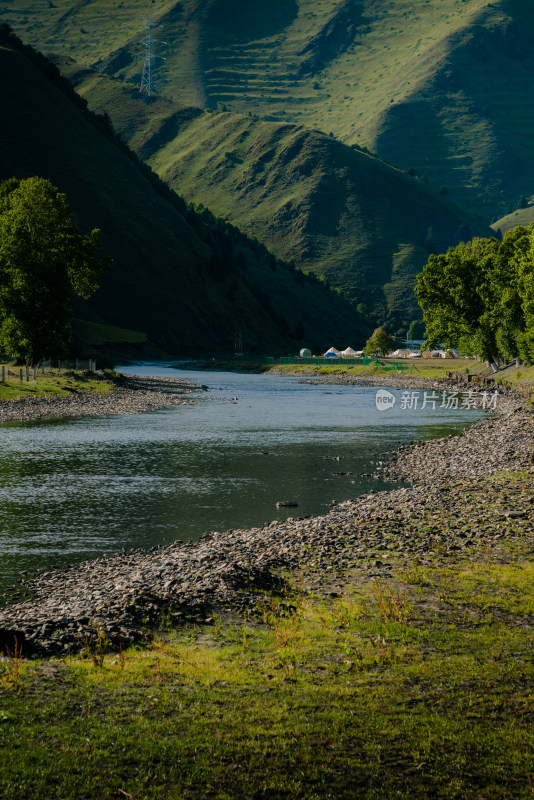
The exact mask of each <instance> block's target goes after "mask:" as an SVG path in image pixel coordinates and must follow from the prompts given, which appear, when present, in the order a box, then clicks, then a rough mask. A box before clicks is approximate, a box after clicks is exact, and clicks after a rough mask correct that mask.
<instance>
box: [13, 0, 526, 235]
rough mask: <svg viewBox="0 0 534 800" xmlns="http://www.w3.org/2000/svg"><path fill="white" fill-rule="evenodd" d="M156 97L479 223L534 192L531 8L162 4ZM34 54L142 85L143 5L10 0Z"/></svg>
mask: <svg viewBox="0 0 534 800" xmlns="http://www.w3.org/2000/svg"><path fill="white" fill-rule="evenodd" d="M151 10H152V12H153V14H154V20H155V22H156V23H157V24H158V25H159V24H161V25H163V26H164V27H163V29H159V28H158V29H157V31H159V33H157V32H156V34H155V35H156V36H158V37H159V39H160V40H164V41H165V44H164V43H163V41H160V42H159V43H158V45H157V46H158V47H159V52H160V54H161V55H163V56H165V61H164V62H163V61H158V68H159V72H160V85H161V89H162V92H163V94H165V95H166V96H169V97H171V98H172V99H173V100H175V101H177V102H180V103H182V104H184V105H197V106H200V107H206V106H209V107H211V108H213V109H218V110H223V109H225V108H227V109H228V110H231V111H235V112H239V113H248V112H253V113H256V114H258V115H261V116H262V117H264V118H266V119H268V120H274V121H290V122H295V123H299V124H305V125H306V126H308V127H315V128H319V129H320V130H323V131H325V132H330V131H332V132H333V133H334V135H335V136H336V137H337V138H339V139H340V140H343V141H345V142H346V143H348V144H353V143H357V144H359V145H363V146H366V147H368V148H369V149H370V150H372V151H373V152H376V153H378V155H379V156H381V157H382V158H385V159H388V160H389V161H391V162H392V163H394V164H397V165H399V166H400V167H401V168H403V169H406V168H408V167H410V166H413V167H414V168H415V169H416V170H417V172H418V174H419V175H421V176H426V177H428V179H429V181H430V183H431V184H433V185H435V186H436V187H438V188H439V187H440V186H442V185H445V186H447V187H448V188H449V193H450V196H451V197H452V198H453V199H454V200H455V201H456V202H459V203H460V204H462V205H466V206H468V207H470V208H472V209H473V210H475V211H478V212H479V213H481V214H482V215H483V216H484V219H485V220H486V221H491V220H492V219H495V218H497V217H501V216H502V215H503V214H504V213H506V212H508V211H509V210H510V208H511V207H514V206H515V205H516V204H517V201H518V199H519V198H520V197H521V196H522V195H524V194H527V195H528V194H530V193H531V192H532V186H533V185H534V149H533V148H534V145H533V143H532V137H531V133H530V132H531V129H532V124H533V121H534V106H533V104H532V102H531V78H532V72H533V68H534V15H533V14H532V13H531V8H530V3H528V2H525V0H493V2H489V0H462V2H459V0H426V2H424V3H423V2H421V3H414V2H413V0H389V1H388V2H386V0H299V2H298V3H297V2H296V0H255V2H254V3H250V2H248V0H209V1H207V0H181V2H176V1H175V0H156V2H155V3H153V4H152V6H151ZM2 12H3V16H5V18H6V20H7V21H9V22H11V24H12V25H13V26H14V27H15V29H16V30H17V31H20V32H21V33H23V34H24V36H25V37H28V39H29V41H31V42H32V43H33V44H35V45H37V46H38V47H40V48H41V49H44V50H46V51H47V52H49V51H54V52H60V53H62V54H65V55H70V56H72V57H73V58H75V59H76V60H77V61H79V62H80V63H82V64H84V65H86V66H91V65H92V66H97V68H98V69H101V70H104V71H105V72H107V74H109V75H113V76H115V77H118V78H120V79H126V80H137V81H138V80H139V78H140V73H141V69H142V60H140V57H141V56H142V53H143V48H142V46H141V45H140V40H141V38H142V22H141V17H142V16H143V14H145V15H146V5H145V4H144V3H141V2H138V1H137V0H133V2H129V3H128V4H124V3H119V4H118V5H117V6H113V7H110V6H109V5H105V4H103V3H102V0H87V2H84V3H79V4H75V3H73V2H72V0H55V2H54V3H50V4H45V3H40V2H38V0H12V2H10V3H9V5H6V6H5V8H4V9H2Z"/></svg>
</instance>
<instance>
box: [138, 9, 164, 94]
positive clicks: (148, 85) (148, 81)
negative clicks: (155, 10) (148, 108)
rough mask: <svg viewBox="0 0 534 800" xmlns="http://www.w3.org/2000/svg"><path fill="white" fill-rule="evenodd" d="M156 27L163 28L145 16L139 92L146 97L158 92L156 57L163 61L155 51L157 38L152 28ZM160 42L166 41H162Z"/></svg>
mask: <svg viewBox="0 0 534 800" xmlns="http://www.w3.org/2000/svg"><path fill="white" fill-rule="evenodd" d="M156 27H158V28H163V25H156V23H155V22H152V17H150V16H149V17H147V20H146V22H145V38H144V39H143V40H142V42H141V44H142V45H143V46H144V48H145V57H144V64H143V75H142V77H141V86H140V87H139V92H140V93H142V92H146V94H147V95H148V97H151V95H152V94H153V93H157V92H159V86H158V78H157V70H156V59H157V58H161V60H162V61H165V59H164V58H163V56H158V55H157V53H156V47H157V43H158V42H159V39H156V37H155V36H154V28H156ZM162 44H166V43H165V42H162Z"/></svg>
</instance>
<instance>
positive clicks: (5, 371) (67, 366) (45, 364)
mask: <svg viewBox="0 0 534 800" xmlns="http://www.w3.org/2000/svg"><path fill="white" fill-rule="evenodd" d="M1 370H2V383H6V382H7V381H9V379H10V378H11V380H13V381H16V380H18V381H24V380H26V381H29V380H34V381H36V380H37V378H38V376H39V375H58V374H61V372H64V371H66V370H69V371H70V370H73V371H86V370H87V371H89V372H95V371H96V361H95V360H94V359H92V358H89V359H83V360H82V359H79V358H76V359H74V360H72V361H40V362H39V364H36V365H35V366H33V367H30V366H28V365H26V366H25V367H14V366H12V365H10V364H2V367H1Z"/></svg>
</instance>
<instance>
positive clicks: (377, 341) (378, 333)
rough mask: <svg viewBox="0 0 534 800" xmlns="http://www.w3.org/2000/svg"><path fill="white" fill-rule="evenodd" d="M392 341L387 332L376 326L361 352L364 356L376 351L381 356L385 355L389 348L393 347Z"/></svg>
mask: <svg viewBox="0 0 534 800" xmlns="http://www.w3.org/2000/svg"><path fill="white" fill-rule="evenodd" d="M393 345H394V341H393V339H392V337H391V336H390V335H389V333H386V331H385V330H384V328H376V330H375V331H374V332H373V335H372V336H371V337H370V338H369V339H368V340H367V342H366V343H365V347H364V349H363V352H364V353H365V355H366V356H371V355H373V354H374V353H378V354H379V355H381V356H387V354H388V353H389V351H390V350H392V349H393Z"/></svg>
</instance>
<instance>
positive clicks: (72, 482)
mask: <svg viewBox="0 0 534 800" xmlns="http://www.w3.org/2000/svg"><path fill="white" fill-rule="evenodd" d="M145 369H146V371H147V372H148V373H153V372H154V371H155V368H154V367H148V368H145ZM159 371H160V372H161V373H162V374H173V375H175V374H176V373H175V372H169V371H165V370H162V369H161V368H159ZM187 376H188V377H193V378H198V380H199V382H200V383H203V384H208V385H209V386H210V392H209V394H208V395H206V394H205V393H202V395H201V401H200V403H199V404H198V405H196V406H181V407H175V408H172V409H167V410H164V411H160V412H154V413H149V414H144V415H134V416H121V417H107V418H89V419H67V420H59V421H58V420H56V421H53V422H38V423H26V424H21V423H17V424H13V423H11V424H9V425H4V426H2V427H1V436H2V458H1V459H0V550H1V552H2V561H1V567H0V585H5V584H6V582H9V580H11V579H13V577H14V576H16V575H18V573H19V572H20V570H23V569H27V570H30V571H34V570H36V569H37V568H43V569H46V570H48V569H51V568H54V567H59V566H62V565H65V564H68V563H73V562H79V561H82V560H84V559H86V558H92V557H95V556H98V555H100V554H101V553H102V552H112V551H117V550H120V549H121V547H126V548H130V547H138V546H142V547H149V546H151V545H154V544H158V543H164V542H170V541H172V540H174V539H177V538H180V539H189V538H198V537H199V536H200V535H202V533H204V532H206V531H208V530H224V529H226V528H234V527H241V526H253V525H257V524H260V523H262V522H265V521H270V520H272V519H274V518H285V517H287V516H291V515H296V514H298V515H299V516H304V515H307V514H318V513H322V512H324V511H325V510H326V509H327V508H328V506H329V504H330V502H331V501H332V500H337V501H341V500H344V499H347V498H349V497H355V496H357V495H359V494H361V493H363V492H366V491H368V490H369V489H370V488H373V489H378V488H388V485H387V484H384V483H382V482H380V481H378V480H376V479H374V478H372V477H365V476H362V475H361V473H369V472H372V471H373V469H374V465H373V461H376V460H377V459H378V458H379V454H380V453H381V452H383V451H385V450H388V449H391V448H394V447H396V446H397V444H398V443H399V442H406V441H408V440H410V439H414V438H422V437H425V438H428V437H429V436H438V435H446V434H448V433H450V432H452V431H455V430H458V429H460V428H461V427H463V426H464V425H465V424H466V421H467V420H472V419H474V418H476V417H477V416H478V415H477V414H474V413H473V412H462V411H449V412H438V411H435V412H433V411H431V410H427V411H425V412H419V413H417V414H415V413H410V412H406V411H405V412H403V411H401V410H399V408H398V407H397V409H396V410H395V409H394V410H392V411H388V412H386V413H380V412H378V411H377V410H376V408H375V404H374V395H375V392H374V390H373V389H371V388H354V387H337V386H336V387H331V388H327V389H325V387H324V386H308V385H303V384H301V383H300V382H298V381H296V380H292V379H287V378H280V377H275V376H256V375H252V376H248V375H234V374H220V373H211V374H210V373H204V372H203V373H200V374H199V375H198V376H196V375H194V374H190V373H187ZM234 396H237V397H238V401H237V402H232V401H231V398H232V397H234ZM341 472H342V473H351V474H345V475H336V474H334V473H341ZM279 500H293V501H296V502H298V504H299V506H298V509H276V502H277V501H279Z"/></svg>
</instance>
